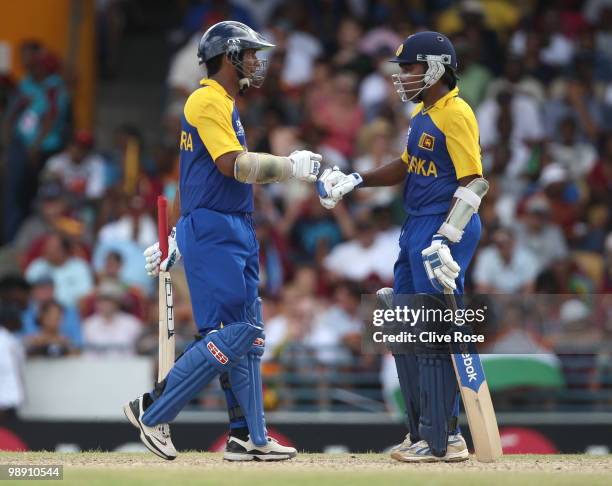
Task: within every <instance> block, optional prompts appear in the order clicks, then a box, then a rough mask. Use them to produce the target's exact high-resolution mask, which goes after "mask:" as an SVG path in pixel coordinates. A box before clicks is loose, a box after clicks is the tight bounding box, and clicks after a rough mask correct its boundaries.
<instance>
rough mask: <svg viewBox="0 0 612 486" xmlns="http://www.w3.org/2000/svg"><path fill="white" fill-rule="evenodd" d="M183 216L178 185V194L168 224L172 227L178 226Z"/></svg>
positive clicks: (175, 196)
mask: <svg viewBox="0 0 612 486" xmlns="http://www.w3.org/2000/svg"><path fill="white" fill-rule="evenodd" d="M180 215H181V194H180V192H179V187H178V185H177V186H176V193H175V194H174V201H172V211H170V218H169V221H168V223H169V224H170V227H171V228H172V227H174V226H176V223H177V221H178V219H179V217H180Z"/></svg>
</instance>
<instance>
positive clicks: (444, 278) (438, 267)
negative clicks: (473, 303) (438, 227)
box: [421, 234, 461, 292]
mask: <svg viewBox="0 0 612 486" xmlns="http://www.w3.org/2000/svg"><path fill="white" fill-rule="evenodd" d="M447 243H448V241H447V239H446V238H444V237H443V236H441V235H438V234H435V235H434V237H433V239H432V241H431V245H429V246H428V247H427V248H425V249H424V250H423V251H422V252H421V256H422V257H423V264H424V265H425V271H426V272H427V277H429V281H430V282H431V284H432V285H433V286H434V288H435V289H436V290H438V291H439V292H443V291H444V289H448V290H455V289H456V288H457V284H456V283H455V279H456V278H457V277H458V276H459V272H460V271H461V267H460V266H459V265H458V264H457V262H456V261H455V260H454V259H453V256H452V255H451V252H450V248H449V247H448V245H447Z"/></svg>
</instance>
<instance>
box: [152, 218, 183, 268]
mask: <svg viewBox="0 0 612 486" xmlns="http://www.w3.org/2000/svg"><path fill="white" fill-rule="evenodd" d="M161 256H162V252H161V250H160V249H159V242H158V243H155V244H154V245H151V246H150V247H148V248H147V249H146V250H145V251H144V257H145V262H146V263H145V270H146V271H147V275H149V276H151V277H156V276H157V275H158V274H159V272H160V271H162V272H168V271H170V269H171V268H172V265H174V264H175V263H176V262H177V261H178V260H180V258H181V252H180V251H179V249H178V245H177V244H176V227H174V228H172V231H171V232H170V234H169V235H168V256H167V257H166V258H164V259H163V260H162V259H161Z"/></svg>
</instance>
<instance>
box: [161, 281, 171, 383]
mask: <svg viewBox="0 0 612 486" xmlns="http://www.w3.org/2000/svg"><path fill="white" fill-rule="evenodd" d="M158 296H159V336H158V339H159V342H158V344H159V364H158V373H157V381H158V382H161V381H162V380H163V379H164V378H165V377H166V375H167V374H168V372H169V371H170V369H171V368H172V366H173V365H174V352H175V351H174V350H175V346H174V303H173V296H172V277H171V276H170V272H160V273H159V287H158Z"/></svg>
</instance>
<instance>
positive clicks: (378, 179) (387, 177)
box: [361, 158, 406, 187]
mask: <svg viewBox="0 0 612 486" xmlns="http://www.w3.org/2000/svg"><path fill="white" fill-rule="evenodd" d="M361 177H362V178H363V182H362V183H361V187H381V186H395V185H396V184H399V183H401V182H403V181H404V179H405V178H406V164H404V162H403V161H402V159H400V158H397V159H395V160H394V161H392V162H389V163H388V164H386V165H383V166H382V167H379V168H378V169H374V170H370V171H368V172H364V173H363V174H361Z"/></svg>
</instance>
